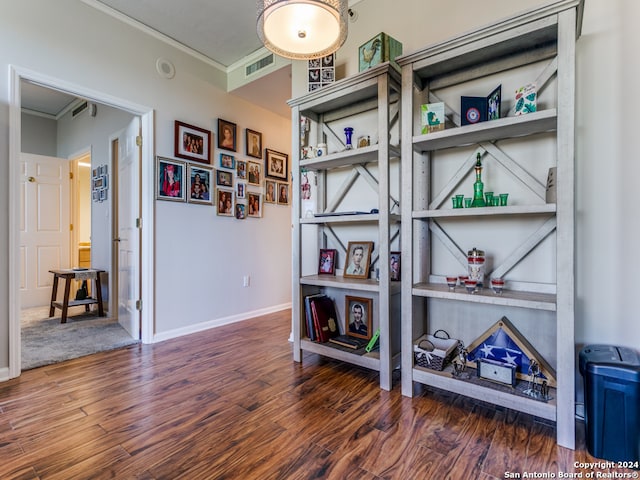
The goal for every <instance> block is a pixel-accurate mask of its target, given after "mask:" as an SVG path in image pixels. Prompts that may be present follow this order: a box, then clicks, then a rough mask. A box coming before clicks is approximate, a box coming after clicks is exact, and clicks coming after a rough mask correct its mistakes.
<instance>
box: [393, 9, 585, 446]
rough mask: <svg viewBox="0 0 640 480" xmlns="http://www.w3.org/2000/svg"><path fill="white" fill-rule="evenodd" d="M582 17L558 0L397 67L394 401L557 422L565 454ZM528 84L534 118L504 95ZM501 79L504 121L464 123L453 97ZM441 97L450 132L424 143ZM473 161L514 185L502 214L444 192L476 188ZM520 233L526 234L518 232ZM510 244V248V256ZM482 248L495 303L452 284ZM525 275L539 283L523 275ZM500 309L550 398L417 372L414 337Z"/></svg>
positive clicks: (473, 330) (457, 328)
mask: <svg viewBox="0 0 640 480" xmlns="http://www.w3.org/2000/svg"><path fill="white" fill-rule="evenodd" d="M582 11H583V1H582V0H562V1H555V2H552V3H550V4H548V5H545V6H543V7H540V8H538V9H534V10H531V11H529V12H525V13H523V14H520V15H518V16H515V17H512V18H508V19H506V20H503V21H500V22H497V23H495V24H492V25H489V26H487V27H484V28H481V29H478V30H476V31H474V32H470V33H467V34H464V35H461V36H459V37H456V38H453V39H451V40H448V41H445V42H441V43H438V44H436V45H432V46H429V47H427V48H425V49H422V50H420V51H417V52H415V53H412V54H409V55H405V56H403V57H400V58H398V59H397V61H398V63H399V64H400V66H401V68H402V86H403V92H402V137H401V144H402V182H403V188H402V192H403V196H402V202H401V205H402V233H401V235H402V239H403V242H402V246H403V248H402V264H403V268H402V392H403V394H404V395H406V396H411V395H413V391H414V383H419V384H424V385H429V386H433V387H437V388H442V389H446V390H450V391H453V392H456V393H459V394H463V395H467V396H470V397H473V398H478V399H482V400H484V401H488V402H492V403H494V404H496V405H501V406H504V407H508V408H511V409H514V410H518V411H521V412H525V413H528V414H532V415H536V416H539V417H542V418H545V419H549V420H553V421H555V422H556V427H557V441H558V444H560V445H562V446H565V447H569V448H575V411H574V410H575V380H574V377H575V345H574V301H575V300H574V179H573V176H574V146H573V145H574V129H575V125H574V109H575V106H574V96H575V94H574V90H575V87H574V85H575V42H576V39H577V38H578V37H579V34H580V25H581V20H582ZM525 83H536V85H537V89H538V94H539V96H538V111H537V112H534V113H529V114H526V115H522V116H514V115H513V113H512V110H513V108H512V107H513V93H512V92H515V89H516V88H518V87H520V86H522V85H523V84H525ZM496 84H502V115H501V118H499V119H497V120H492V121H487V122H482V123H477V124H473V125H466V126H460V115H461V114H462V113H461V112H460V111H459V108H460V96H461V95H477V96H480V95H482V94H483V92H485V93H484V95H486V93H488V92H489V91H491V90H492V89H493V88H494V87H495V85H496ZM439 101H444V102H445V105H446V107H447V108H446V112H447V118H448V122H447V125H446V129H445V130H443V131H439V132H434V133H429V134H421V133H420V105H421V104H425V103H436V102H439ZM478 153H479V154H480V155H481V156H482V158H483V162H482V163H483V166H484V167H485V174H487V171H491V172H492V175H491V176H490V179H489V180H486V179H485V182H488V181H492V182H495V183H496V184H500V182H503V184H505V183H506V182H507V181H509V182H513V183H509V185H515V186H510V193H509V195H510V197H509V198H510V204H509V206H504V207H484V208H464V209H453V208H452V205H451V201H450V197H451V196H452V195H453V194H455V193H458V191H459V190H460V189H461V188H466V189H467V191H468V190H470V189H471V184H472V183H473V180H469V177H470V176H471V175H472V172H473V166H474V163H475V158H476V155H477V154H478ZM447 162H449V163H447ZM451 162H458V163H457V164H456V165H458V166H459V167H458V168H457V169H456V168H452V167H451ZM545 162H547V163H548V164H549V168H550V167H556V168H557V201H556V202H555V203H546V201H545V187H546V171H547V168H546V166H547V163H545ZM543 167H544V168H543ZM500 169H502V170H501V172H502V171H504V172H506V173H497V172H498V170H500ZM500 175H503V176H500ZM485 178H486V177H485ZM503 178H507V179H508V180H503ZM485 190H489V188H485ZM511 229H515V230H516V233H514V232H513V231H512V230H511ZM523 229H530V232H528V234H527V235H524V236H522V237H519V236H518V235H519V234H520V232H521V231H522V230H523ZM503 239H504V241H503ZM504 243H507V244H509V245H511V244H512V243H515V244H516V246H515V247H509V248H510V250H509V252H507V253H505V252H504ZM476 246H477V247H478V248H481V249H482V250H486V251H487V253H488V255H493V256H494V262H493V264H491V265H489V270H488V272H487V282H488V279H489V277H491V276H496V277H503V278H504V279H505V280H506V282H507V285H506V288H505V290H504V291H503V293H502V295H495V294H493V293H492V292H491V291H490V290H488V289H486V288H485V289H483V290H481V291H479V292H477V293H475V294H470V293H467V292H466V291H465V289H464V287H457V288H456V289H455V290H450V289H449V288H448V286H447V285H446V283H445V276H446V275H451V274H452V273H457V274H462V273H464V271H465V270H466V251H467V250H470V249H471V248H473V247H476ZM451 265H456V268H457V271H456V272H452V271H451V270H452V268H451ZM541 265H542V266H546V265H548V266H549V267H548V268H547V269H545V268H542V267H540V266H541ZM537 267H539V268H537ZM447 269H449V271H447ZM538 270H540V271H538ZM530 272H531V276H533V277H535V278H527V274H528V273H530ZM539 277H543V280H540V278H539ZM505 312H508V315H510V316H513V317H516V318H517V321H518V324H519V325H520V326H521V327H522V328H523V329H525V330H526V332H527V335H526V336H527V339H528V340H529V341H530V342H531V343H532V344H533V345H535V346H537V347H538V348H540V349H542V350H543V351H544V352H545V353H546V355H547V356H548V357H549V358H546V360H548V361H550V363H551V364H552V366H553V368H554V369H555V371H556V379H557V388H555V389H553V390H552V393H551V397H552V399H551V400H550V401H547V402H545V401H540V400H537V399H534V398H531V397H527V396H523V395H519V394H517V393H516V392H515V391H514V390H513V389H510V388H508V387H502V386H499V385H495V384H494V383H492V382H483V381H463V380H460V379H458V378H456V377H455V376H454V375H452V373H451V371H449V370H446V369H445V371H443V372H435V371H431V370H428V369H425V368H422V367H419V366H417V365H414V356H413V344H414V341H415V340H416V339H417V338H418V337H420V336H421V335H422V334H424V333H433V332H434V331H435V329H438V328H446V330H447V331H448V333H449V334H450V335H451V336H452V337H453V338H459V339H462V340H463V341H464V342H465V344H467V345H468V344H469V343H470V342H472V341H473V340H474V339H475V338H477V336H478V335H477V332H478V331H483V330H485V329H486V328H487V326H488V325H490V324H492V323H494V321H495V320H498V319H499V318H500V317H501V316H502V315H503V314H505ZM524 373H526V372H524Z"/></svg>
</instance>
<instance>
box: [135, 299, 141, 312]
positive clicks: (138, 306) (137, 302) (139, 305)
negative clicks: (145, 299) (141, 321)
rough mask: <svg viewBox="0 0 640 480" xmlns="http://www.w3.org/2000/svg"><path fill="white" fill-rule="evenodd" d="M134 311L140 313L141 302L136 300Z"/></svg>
mask: <svg viewBox="0 0 640 480" xmlns="http://www.w3.org/2000/svg"><path fill="white" fill-rule="evenodd" d="M136 310H138V311H140V312H141V311H142V300H136Z"/></svg>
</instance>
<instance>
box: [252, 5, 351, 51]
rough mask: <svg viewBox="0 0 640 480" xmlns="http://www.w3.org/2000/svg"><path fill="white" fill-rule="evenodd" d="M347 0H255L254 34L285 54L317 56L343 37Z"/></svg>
mask: <svg viewBox="0 0 640 480" xmlns="http://www.w3.org/2000/svg"><path fill="white" fill-rule="evenodd" d="M347 12H348V5H347V0H296V1H294V0H258V37H260V40H261V41H262V43H264V46H265V47H267V48H268V49H269V50H271V51H272V52H273V53H275V54H277V55H280V56H282V57H286V58H293V59H309V58H320V57H324V56H325V55H329V54H330V53H333V52H335V51H336V50H337V49H338V48H340V46H341V45H342V44H343V43H344V41H345V39H346V38H347V18H348V13H347Z"/></svg>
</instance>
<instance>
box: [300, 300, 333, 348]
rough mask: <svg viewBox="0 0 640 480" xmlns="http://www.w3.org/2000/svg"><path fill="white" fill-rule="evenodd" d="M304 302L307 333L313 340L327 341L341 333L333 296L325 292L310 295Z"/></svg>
mask: <svg viewBox="0 0 640 480" xmlns="http://www.w3.org/2000/svg"><path fill="white" fill-rule="evenodd" d="M304 302H305V320H306V323H307V335H308V336H309V338H310V339H311V340H312V341H315V342H320V343H325V342H327V341H329V339H330V338H331V337H335V336H338V335H340V329H339V327H338V316H337V314H336V307H335V304H334V303H333V300H332V299H331V298H329V297H328V296H326V295H324V294H316V295H308V296H306V297H305V299H304Z"/></svg>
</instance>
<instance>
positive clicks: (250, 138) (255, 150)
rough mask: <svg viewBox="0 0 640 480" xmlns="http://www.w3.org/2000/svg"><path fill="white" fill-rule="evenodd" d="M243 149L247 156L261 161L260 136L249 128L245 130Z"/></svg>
mask: <svg viewBox="0 0 640 480" xmlns="http://www.w3.org/2000/svg"><path fill="white" fill-rule="evenodd" d="M245 149H246V150H245V151H246V152H247V155H248V156H250V157H255V158H259V159H261V160H262V134H261V133H260V132H256V131H255V130H251V129H249V128H247V129H245Z"/></svg>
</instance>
